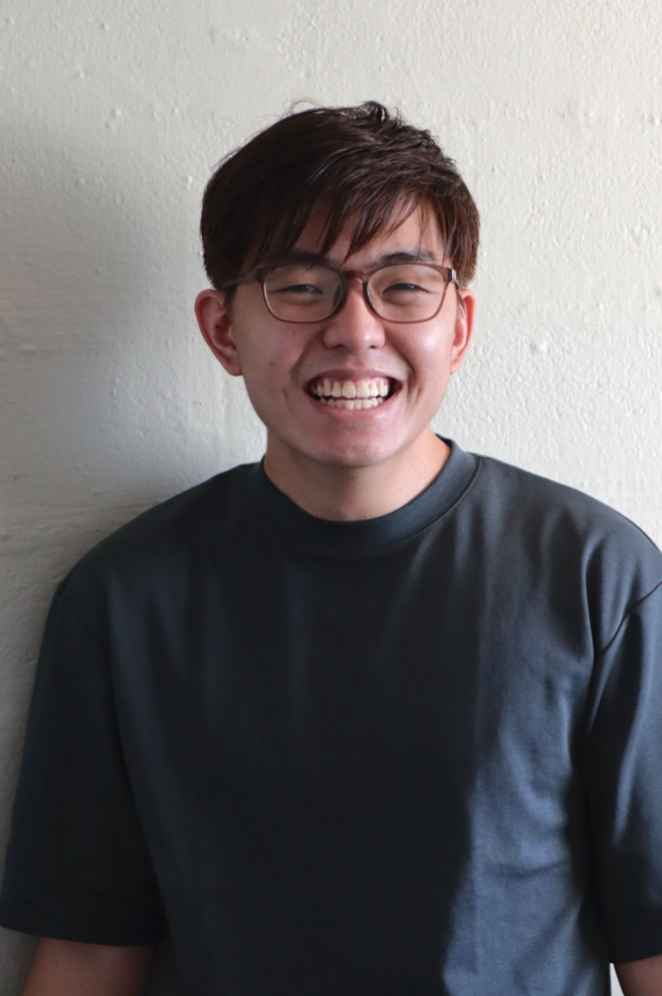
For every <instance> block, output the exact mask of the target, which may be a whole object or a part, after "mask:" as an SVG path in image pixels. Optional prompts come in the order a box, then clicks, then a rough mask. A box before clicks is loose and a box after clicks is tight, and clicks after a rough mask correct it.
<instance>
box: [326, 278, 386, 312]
mask: <svg viewBox="0 0 662 996" xmlns="http://www.w3.org/2000/svg"><path fill="white" fill-rule="evenodd" d="M336 272H337V274H338V276H339V277H340V282H339V286H338V290H337V292H336V300H335V301H334V309H333V313H334V314H337V313H338V312H339V311H340V310H341V309H344V308H345V307H346V306H347V304H348V299H349V296H350V293H352V292H355V293H357V294H359V295H360V297H361V300H362V301H363V304H364V306H365V307H367V309H368V311H369V312H370V314H371V316H372V317H373V318H374V317H379V315H378V313H377V311H376V309H375V306H374V304H373V302H372V299H371V297H370V290H369V288H368V284H369V282H370V278H371V277H372V276H373V272H372V271H369V272H366V271H364V270H337V271H336ZM357 280H358V282H359V284H358V286H357V285H356V281H357Z"/></svg>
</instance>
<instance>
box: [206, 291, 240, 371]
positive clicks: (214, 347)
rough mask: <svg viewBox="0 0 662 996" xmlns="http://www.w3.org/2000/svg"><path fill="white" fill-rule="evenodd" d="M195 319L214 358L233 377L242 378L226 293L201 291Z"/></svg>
mask: <svg viewBox="0 0 662 996" xmlns="http://www.w3.org/2000/svg"><path fill="white" fill-rule="evenodd" d="M195 317H196V318H197V319H198V325H199V326H200V331H201V332H202V335H203V338H204V340H205V342H206V343H207V345H208V346H209V348H210V349H211V351H212V353H213V354H214V356H215V357H216V358H217V359H218V360H220V361H221V363H222V364H223V366H224V367H225V369H226V370H227V372H228V373H230V374H232V376H233V377H239V376H241V372H242V371H241V363H240V361H239V353H238V351H237V345H236V343H235V341H234V334H233V328H232V321H231V319H230V313H229V311H228V304H227V294H226V293H225V291H218V290H211V289H210V290H203V291H200V293H199V294H198V296H197V297H196V299H195Z"/></svg>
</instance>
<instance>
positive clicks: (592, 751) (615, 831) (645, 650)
mask: <svg viewBox="0 0 662 996" xmlns="http://www.w3.org/2000/svg"><path fill="white" fill-rule="evenodd" d="M583 774H584V779H585V786H586V794H587V799H588V805H589V825H590V833H591V840H592V851H593V858H594V865H595V874H596V880H597V890H598V898H599V905H600V911H601V915H602V919H603V924H604V929H605V934H606V937H607V944H608V950H609V957H610V960H611V961H613V962H621V961H634V960H637V959H639V958H648V957H652V956H653V955H657V954H660V953H661V952H662V585H659V586H658V587H657V588H656V589H654V590H653V591H652V592H651V593H650V594H649V595H647V596H646V597H645V598H643V599H641V601H639V602H638V603H637V604H636V605H635V606H633V607H632V608H631V609H630V611H629V612H628V613H627V614H626V616H625V618H624V619H623V620H622V622H621V624H620V626H619V627H618V629H617V631H616V633H615V635H614V637H613V639H612V640H611V642H610V643H609V645H608V646H607V647H606V649H605V650H604V651H603V652H602V653H601V654H600V656H599V658H598V660H597V661H596V666H595V673H594V680H593V688H592V694H591V702H590V713H589V722H588V727H587V739H586V742H585V753H584V770H583Z"/></svg>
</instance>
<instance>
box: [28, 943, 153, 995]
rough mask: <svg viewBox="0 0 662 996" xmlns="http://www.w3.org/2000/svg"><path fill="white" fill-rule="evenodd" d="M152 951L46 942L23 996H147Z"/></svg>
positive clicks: (104, 945) (34, 965) (40, 950)
mask: <svg viewBox="0 0 662 996" xmlns="http://www.w3.org/2000/svg"><path fill="white" fill-rule="evenodd" d="M154 954H155V948H152V947H114V946H111V945H106V944H81V943H78V942H76V941H59V940H54V939H51V938H42V939H41V940H40V942H39V945H38V947H37V951H36V953H35V957H34V961H33V963H32V968H31V969H30V973H29V975H28V978H27V981H26V984H25V988H24V990H23V996H92V994H94V996H144V993H145V990H146V988H147V983H148V981H149V974H150V971H151V967H152V962H153V959H154Z"/></svg>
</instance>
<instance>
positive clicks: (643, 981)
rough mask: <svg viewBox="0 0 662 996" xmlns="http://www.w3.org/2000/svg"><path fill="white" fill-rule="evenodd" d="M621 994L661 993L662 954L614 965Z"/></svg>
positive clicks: (625, 995)
mask: <svg viewBox="0 0 662 996" xmlns="http://www.w3.org/2000/svg"><path fill="white" fill-rule="evenodd" d="M614 968H615V969H616V975H617V976H618V981H619V983H620V986H621V989H622V990H623V996H658V994H659V993H662V954H659V955H654V956H653V957H652V958H642V959H640V960H639V961H624V962H621V963H620V964H618V965H614Z"/></svg>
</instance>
